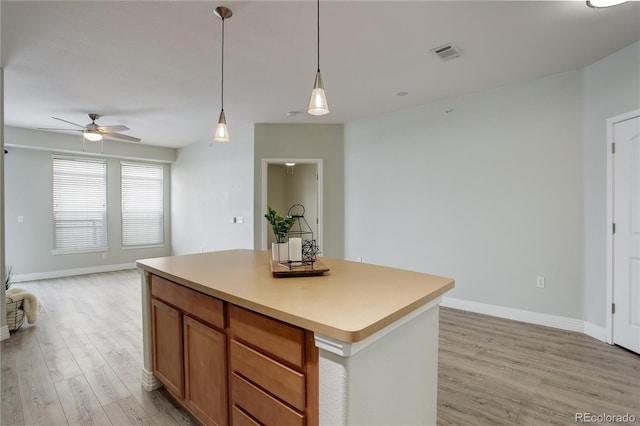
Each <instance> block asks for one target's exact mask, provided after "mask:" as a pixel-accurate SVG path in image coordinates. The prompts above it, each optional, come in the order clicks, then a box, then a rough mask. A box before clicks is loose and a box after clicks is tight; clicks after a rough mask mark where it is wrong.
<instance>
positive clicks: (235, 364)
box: [228, 305, 318, 426]
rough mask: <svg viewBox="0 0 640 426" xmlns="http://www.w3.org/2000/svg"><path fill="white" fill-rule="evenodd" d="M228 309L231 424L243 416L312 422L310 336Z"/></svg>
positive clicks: (315, 385) (314, 407)
mask: <svg viewBox="0 0 640 426" xmlns="http://www.w3.org/2000/svg"><path fill="white" fill-rule="evenodd" d="M228 311H229V330H230V341H229V353H230V356H229V360H230V362H229V372H230V376H229V386H230V389H231V390H230V392H231V396H230V404H231V405H232V407H233V410H232V415H233V418H234V424H235V417H238V418H239V422H240V423H241V424H242V423H243V422H244V418H243V416H249V418H250V419H252V420H253V421H257V422H259V424H265V425H292V426H293V425H296V426H303V425H305V424H307V425H313V424H317V423H318V419H317V405H318V404H317V400H318V398H317V393H316V392H317V389H318V376H317V348H316V347H315V345H314V344H313V343H312V341H313V334H312V333H309V332H307V331H305V330H303V329H301V328H298V327H294V326H292V325H289V324H285V323H283V322H281V321H278V320H274V319H272V318H269V317H266V316H264V315H260V314H257V313H255V312H252V311H249V310H246V309H243V308H240V307H237V306H235V305H230V306H229V309H228ZM309 339H311V344H310V345H308V344H307V343H309V342H308V340H309Z"/></svg>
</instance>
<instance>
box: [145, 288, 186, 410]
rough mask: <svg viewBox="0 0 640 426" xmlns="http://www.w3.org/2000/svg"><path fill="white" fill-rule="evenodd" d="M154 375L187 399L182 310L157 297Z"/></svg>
mask: <svg viewBox="0 0 640 426" xmlns="http://www.w3.org/2000/svg"><path fill="white" fill-rule="evenodd" d="M151 320H152V322H151V323H152V328H153V330H152V335H153V374H154V375H155V376H156V377H157V378H158V380H160V381H161V382H162V384H163V385H164V386H165V387H166V389H167V390H168V391H169V392H171V393H172V394H174V395H176V396H177V397H179V398H184V373H183V372H184V370H183V364H184V361H183V352H182V313H180V311H178V310H176V309H174V308H172V307H171V306H168V305H165V304H164V303H162V302H160V301H159V300H157V299H152V300H151Z"/></svg>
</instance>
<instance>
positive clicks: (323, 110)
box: [307, 0, 329, 115]
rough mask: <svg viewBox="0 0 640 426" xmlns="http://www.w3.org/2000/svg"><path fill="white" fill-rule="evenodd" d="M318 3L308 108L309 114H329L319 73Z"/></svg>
mask: <svg viewBox="0 0 640 426" xmlns="http://www.w3.org/2000/svg"><path fill="white" fill-rule="evenodd" d="M317 3H318V71H317V72H316V80H315V82H314V83H313V91H312V92H311V99H310V100H309V110H308V111H307V112H308V113H309V114H311V115H325V114H329V104H328V102H327V95H326V93H325V92H324V83H322V75H320V0H318V1H317Z"/></svg>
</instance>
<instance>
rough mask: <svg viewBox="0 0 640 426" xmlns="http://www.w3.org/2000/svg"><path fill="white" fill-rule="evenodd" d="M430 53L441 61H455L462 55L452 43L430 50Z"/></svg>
mask: <svg viewBox="0 0 640 426" xmlns="http://www.w3.org/2000/svg"><path fill="white" fill-rule="evenodd" d="M431 51H432V52H433V53H435V54H436V55H438V56H439V57H440V59H442V60H443V61H448V60H451V59H455V58H457V57H459V56H461V55H462V51H461V50H460V49H458V48H457V47H456V46H455V45H454V44H453V43H447V44H443V45H442V46H438V47H436V48H433V49H431Z"/></svg>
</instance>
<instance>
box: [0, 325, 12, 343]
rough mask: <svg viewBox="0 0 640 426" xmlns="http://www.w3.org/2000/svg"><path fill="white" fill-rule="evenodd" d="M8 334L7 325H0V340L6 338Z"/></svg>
mask: <svg viewBox="0 0 640 426" xmlns="http://www.w3.org/2000/svg"><path fill="white" fill-rule="evenodd" d="M10 335H11V334H10V333H9V326H6V325H5V326H2V327H0V341H2V340H6V339H8V338H9V336H10Z"/></svg>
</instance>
